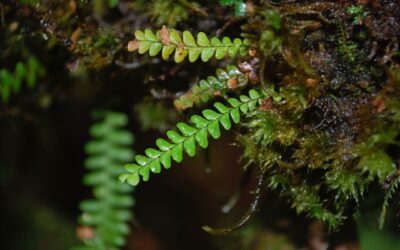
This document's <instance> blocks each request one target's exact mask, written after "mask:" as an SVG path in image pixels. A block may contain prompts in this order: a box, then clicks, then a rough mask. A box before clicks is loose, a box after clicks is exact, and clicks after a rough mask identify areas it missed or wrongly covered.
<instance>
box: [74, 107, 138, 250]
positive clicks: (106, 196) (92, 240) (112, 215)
mask: <svg viewBox="0 0 400 250" xmlns="http://www.w3.org/2000/svg"><path fill="white" fill-rule="evenodd" d="M99 115H100V116H101V120H100V121H99V122H98V123H96V124H94V125H93V126H92V127H91V129H90V134H91V135H92V136H93V138H94V139H93V140H92V141H90V142H88V143H87V144H86V147H85V150H86V152H87V154H88V155H89V157H88V158H87V159H86V162H85V166H86V168H87V169H88V170H89V171H90V172H89V173H88V174H87V175H86V176H85V177H84V183H85V185H87V186H91V187H93V194H94V197H95V198H94V199H90V200H85V201H82V202H81V203H80V208H81V210H82V212H83V213H82V215H81V217H80V219H79V221H80V224H81V225H82V227H81V229H82V228H83V229H82V230H84V229H86V231H88V232H86V234H85V235H83V236H82V235H81V236H80V238H82V240H83V243H84V246H81V247H76V248H73V249H74V250H77V249H82V250H88V249H119V248H120V247H122V246H123V245H125V236H126V235H127V234H128V233H129V230H130V229H129V226H128V224H127V221H129V220H130V219H131V218H132V214H131V212H130V208H131V207H132V205H133V203H134V200H133V198H132V197H131V193H132V191H133V188H132V187H131V186H129V185H127V184H124V183H120V182H119V181H118V176H119V175H120V174H121V173H123V172H124V170H123V168H121V167H120V165H121V164H124V163H126V162H128V160H130V159H131V158H132V157H133V156H134V153H133V151H132V150H131V148H130V146H131V144H132V143H133V135H132V134H131V133H130V132H129V131H127V130H125V129H123V127H124V126H126V124H127V123H128V118H127V116H126V115H124V114H122V113H116V112H102V113H99ZM78 235H79V234H78Z"/></svg>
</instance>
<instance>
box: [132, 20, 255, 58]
mask: <svg viewBox="0 0 400 250" xmlns="http://www.w3.org/2000/svg"><path fill="white" fill-rule="evenodd" d="M135 37H136V39H135V40H133V41H131V42H129V44H128V50H129V51H135V50H138V52H139V54H144V53H146V52H148V53H149V55H150V56H156V55H157V54H159V53H160V52H161V57H162V58H163V59H164V60H167V59H168V58H169V57H170V56H171V55H172V54H174V61H175V62H176V63H180V62H182V61H183V60H184V59H185V58H186V56H188V57H189V61H190V62H195V61H196V60H197V59H198V58H199V57H200V58H201V60H202V61H203V62H207V61H208V60H210V58H211V57H213V56H215V58H217V59H222V58H224V57H225V56H226V55H229V56H230V57H234V56H236V54H237V53H238V52H239V53H240V54H241V55H246V53H247V49H248V47H249V45H250V40H248V39H240V38H235V39H233V41H232V40H231V39H230V38H229V37H223V38H222V40H220V39H219V38H218V37H212V38H211V39H209V38H208V37H207V35H206V34H205V33H204V32H199V33H198V34H197V39H194V37H193V35H192V33H190V32H189V31H183V33H182V34H181V33H180V32H179V31H177V30H175V29H167V28H166V27H165V26H164V27H163V28H162V29H161V30H158V31H157V32H156V33H154V32H153V31H151V30H150V29H146V30H145V31H144V32H143V31H141V30H137V31H136V32H135Z"/></svg>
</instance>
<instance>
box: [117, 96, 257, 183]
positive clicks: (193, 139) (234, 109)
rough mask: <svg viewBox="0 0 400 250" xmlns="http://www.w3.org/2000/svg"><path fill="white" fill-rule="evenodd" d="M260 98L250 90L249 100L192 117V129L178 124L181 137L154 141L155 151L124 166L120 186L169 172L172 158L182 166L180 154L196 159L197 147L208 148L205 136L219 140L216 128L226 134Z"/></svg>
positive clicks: (219, 105)
mask: <svg viewBox="0 0 400 250" xmlns="http://www.w3.org/2000/svg"><path fill="white" fill-rule="evenodd" d="M261 98H262V97H261V95H260V94H259V93H258V92H257V91H256V90H250V91H249V96H246V95H241V96H240V97H239V99H236V98H229V99H228V103H229V105H230V107H227V106H225V105H224V104H222V103H220V102H217V103H215V104H214V107H215V109H216V110H217V111H218V112H215V111H213V110H211V109H205V110H203V112H202V115H203V116H199V115H193V116H192V117H191V119H190V120H191V121H192V123H193V124H194V126H191V125H188V124H186V123H182V122H181V123H178V124H177V128H178V130H179V132H180V133H178V132H176V131H174V130H169V131H167V137H168V138H169V139H170V142H168V141H167V140H165V139H161V138H159V139H157V140H156V145H157V147H158V149H154V148H148V149H146V150H145V154H146V156H144V155H136V157H135V161H136V163H133V164H128V165H126V166H125V169H126V171H127V173H125V174H122V175H121V176H120V180H121V181H122V182H128V183H129V184H131V185H134V186H136V185H138V184H139V182H140V178H142V179H143V181H148V180H149V176H150V172H152V173H156V174H157V173H160V172H161V166H164V168H166V169H169V168H170V167H171V158H172V160H173V161H175V162H178V163H179V162H181V161H182V159H183V151H186V153H187V154H188V155H189V156H190V157H193V156H195V155H196V144H198V145H200V147H201V148H203V149H205V148H207V147H208V134H211V137H213V138H214V139H218V138H219V137H220V136H221V132H220V128H219V125H220V124H221V125H222V126H223V127H224V128H225V129H226V130H229V129H231V127H232V124H231V119H232V121H233V122H234V123H236V124H237V123H239V121H240V115H241V113H244V114H245V113H248V112H249V111H253V110H255V108H256V106H257V103H258V102H259V101H260V100H261Z"/></svg>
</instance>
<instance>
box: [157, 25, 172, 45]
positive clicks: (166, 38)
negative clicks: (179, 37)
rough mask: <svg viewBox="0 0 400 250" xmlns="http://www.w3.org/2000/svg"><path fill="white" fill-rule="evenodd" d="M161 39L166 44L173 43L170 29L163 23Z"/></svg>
mask: <svg viewBox="0 0 400 250" xmlns="http://www.w3.org/2000/svg"><path fill="white" fill-rule="evenodd" d="M160 40H161V42H162V43H163V44H164V45H170V44H171V39H170V38H169V30H168V28H167V27H166V26H165V25H163V26H162V28H161V30H160Z"/></svg>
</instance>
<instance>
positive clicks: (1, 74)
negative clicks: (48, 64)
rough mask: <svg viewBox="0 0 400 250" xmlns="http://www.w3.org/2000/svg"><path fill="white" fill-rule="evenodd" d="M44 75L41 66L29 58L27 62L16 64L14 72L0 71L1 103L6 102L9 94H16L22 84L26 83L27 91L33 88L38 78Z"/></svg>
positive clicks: (35, 60) (32, 58) (33, 58)
mask: <svg viewBox="0 0 400 250" xmlns="http://www.w3.org/2000/svg"><path fill="white" fill-rule="evenodd" d="M44 74H45V70H44V68H43V66H42V65H41V64H40V63H39V61H38V60H37V59H36V58H35V57H33V56H31V57H30V58H29V59H28V61H27V62H18V63H17V65H16V66H15V71H14V72H10V71H9V70H7V69H1V70H0V97H1V100H2V101H3V102H8V100H9V99H10V96H11V93H12V92H14V93H18V92H19V91H20V90H21V88H22V84H23V83H26V86H27V87H28V88H29V89H32V88H33V87H35V85H36V82H37V79H38V77H41V76H43V75H44Z"/></svg>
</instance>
